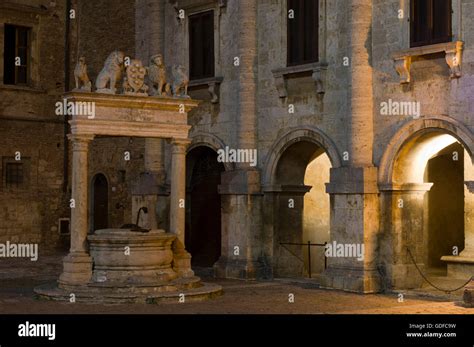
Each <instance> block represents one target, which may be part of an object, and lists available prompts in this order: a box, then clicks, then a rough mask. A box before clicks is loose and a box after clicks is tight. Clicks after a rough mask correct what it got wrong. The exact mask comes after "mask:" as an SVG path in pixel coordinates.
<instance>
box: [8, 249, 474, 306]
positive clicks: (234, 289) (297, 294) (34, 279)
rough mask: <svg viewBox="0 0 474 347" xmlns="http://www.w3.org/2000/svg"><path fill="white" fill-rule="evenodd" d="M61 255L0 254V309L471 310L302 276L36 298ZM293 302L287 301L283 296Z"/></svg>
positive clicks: (58, 267)
mask: <svg viewBox="0 0 474 347" xmlns="http://www.w3.org/2000/svg"><path fill="white" fill-rule="evenodd" d="M61 258H62V256H59V255H53V256H42V257H41V258H40V260H39V261H38V262H30V261H26V260H18V259H14V260H13V259H8V260H7V259H0V283H1V284H0V313H4V314H8V313H28V314H29V313H119V314H125V313H126V314H129V313H136V314H186V313H198V314H199V313H201V314H227V313H231V314H247V313H250V314H285V313H288V314H298V313H300V314H407V313H415V314H474V309H468V308H464V307H462V305H461V303H460V302H452V301H435V300H432V299H431V300H427V299H426V298H422V297H416V296H412V295H408V296H406V297H405V299H404V302H401V303H400V302H399V301H398V296H397V295H395V294H392V295H387V294H377V295H359V294H353V293H346V292H342V291H336V290H323V289H318V288H316V287H315V285H314V284H312V283H310V282H305V281H288V280H276V281H268V282H255V281H253V282H248V281H247V282H246V281H239V280H214V279H212V278H207V279H205V280H206V281H207V282H214V283H218V284H220V285H222V286H223V287H224V295H223V296H221V297H218V298H216V299H213V300H209V301H204V302H189V303H186V302H185V303H176V304H172V303H171V304H170V303H168V304H157V305H89V304H78V303H74V304H71V303H57V302H50V301H41V300H37V299H35V297H34V293H33V288H34V287H35V286H37V285H39V284H42V283H46V282H51V281H54V280H55V279H56V278H57V276H58V274H59V273H60V271H61V266H62V265H61ZM290 294H293V295H294V303H289V300H288V299H289V295H290Z"/></svg>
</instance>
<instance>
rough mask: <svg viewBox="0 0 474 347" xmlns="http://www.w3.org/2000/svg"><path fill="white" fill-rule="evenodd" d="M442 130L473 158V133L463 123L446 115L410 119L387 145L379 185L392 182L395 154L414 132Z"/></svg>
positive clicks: (380, 167)
mask: <svg viewBox="0 0 474 347" xmlns="http://www.w3.org/2000/svg"><path fill="white" fill-rule="evenodd" d="M436 131H438V132H439V131H442V132H444V133H445V134H448V135H451V136H453V137H454V138H456V139H457V140H458V141H459V142H460V143H461V144H462V145H463V147H464V148H465V149H466V151H467V152H468V153H469V155H470V156H471V160H473V153H474V135H473V134H472V132H471V131H470V130H469V129H468V128H467V127H466V126H464V125H463V124H461V123H460V122H458V121H457V120H454V119H452V118H450V117H447V116H437V117H430V118H424V119H416V120H412V121H410V122H408V123H406V124H405V125H403V126H402V127H401V128H400V129H399V130H398V131H397V132H396V133H395V135H394V136H393V137H392V139H391V140H390V142H389V143H388V145H387V149H386V150H385V152H384V154H383V156H382V159H381V161H380V165H379V174H378V181H379V185H389V184H392V174H393V168H394V164H395V162H396V159H397V156H398V154H399V153H400V150H401V149H402V148H403V147H404V145H405V144H406V143H407V142H408V141H410V139H412V138H413V137H414V136H416V134H420V133H428V132H436ZM473 162H474V161H473Z"/></svg>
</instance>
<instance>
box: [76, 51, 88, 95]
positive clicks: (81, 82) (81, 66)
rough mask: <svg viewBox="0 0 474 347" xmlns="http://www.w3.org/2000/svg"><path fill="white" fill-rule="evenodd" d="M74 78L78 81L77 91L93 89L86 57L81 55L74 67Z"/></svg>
mask: <svg viewBox="0 0 474 347" xmlns="http://www.w3.org/2000/svg"><path fill="white" fill-rule="evenodd" d="M74 79H75V82H76V88H75V89H74V90H75V91H86V92H90V91H91V89H92V83H91V80H90V79H89V76H88V75H87V65H86V58H85V57H80V58H79V61H78V62H77V64H76V67H75V68H74Z"/></svg>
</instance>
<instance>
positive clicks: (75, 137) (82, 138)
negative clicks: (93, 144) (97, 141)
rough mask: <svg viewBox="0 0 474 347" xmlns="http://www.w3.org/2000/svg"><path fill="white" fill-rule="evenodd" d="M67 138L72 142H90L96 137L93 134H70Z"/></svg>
mask: <svg viewBox="0 0 474 347" xmlns="http://www.w3.org/2000/svg"><path fill="white" fill-rule="evenodd" d="M67 138H68V139H69V141H72V142H90V141H92V140H93V139H94V135H91V134H68V135H67Z"/></svg>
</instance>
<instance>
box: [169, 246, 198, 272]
mask: <svg viewBox="0 0 474 347" xmlns="http://www.w3.org/2000/svg"><path fill="white" fill-rule="evenodd" d="M173 270H174V271H175V272H176V273H177V274H178V276H179V277H184V278H187V277H193V276H194V271H193V270H192V269H191V254H189V253H188V252H187V251H185V250H180V251H179V252H178V253H174V255H173Z"/></svg>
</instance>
